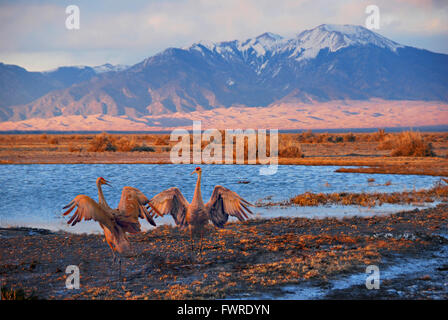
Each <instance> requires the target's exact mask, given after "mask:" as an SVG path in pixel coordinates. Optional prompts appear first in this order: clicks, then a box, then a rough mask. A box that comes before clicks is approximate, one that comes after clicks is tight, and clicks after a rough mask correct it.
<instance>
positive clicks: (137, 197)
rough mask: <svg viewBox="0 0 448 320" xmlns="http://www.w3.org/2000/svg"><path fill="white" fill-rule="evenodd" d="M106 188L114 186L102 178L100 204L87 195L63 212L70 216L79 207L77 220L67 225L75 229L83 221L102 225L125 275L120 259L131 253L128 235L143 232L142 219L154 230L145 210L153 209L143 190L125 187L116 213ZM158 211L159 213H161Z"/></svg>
mask: <svg viewBox="0 0 448 320" xmlns="http://www.w3.org/2000/svg"><path fill="white" fill-rule="evenodd" d="M103 184H105V185H109V186H111V185H110V183H109V181H107V180H106V179H104V178H103V177H99V178H98V179H97V180H96V185H97V188H98V203H96V202H95V201H94V200H93V199H92V198H90V197H88V196H86V195H83V194H80V195H77V196H76V197H75V198H74V199H73V200H72V201H71V202H70V203H69V204H68V205H66V206H65V207H64V208H63V209H68V210H67V211H66V212H64V213H63V215H64V216H65V215H68V214H69V213H70V212H71V211H73V209H74V208H76V207H77V210H76V211H75V213H74V214H73V216H72V217H71V218H70V220H68V221H67V223H68V224H71V225H72V226H74V225H75V224H77V223H78V222H80V221H81V220H82V219H84V220H91V219H93V220H95V221H97V222H98V223H99V224H100V226H101V228H102V229H103V231H104V236H105V238H106V242H107V244H108V245H109V246H110V248H111V249H112V254H113V261H114V262H116V261H117V256H116V253H117V254H118V262H119V265H120V274H121V259H120V255H127V254H129V251H130V244H129V239H128V237H127V235H126V232H128V233H137V232H139V231H140V223H139V220H138V218H142V219H143V218H146V220H148V222H149V223H150V224H152V225H153V226H155V225H156V224H155V222H154V220H153V219H152V217H151V215H150V214H149V212H148V211H147V209H146V207H145V205H149V206H150V207H151V204H150V203H149V200H148V198H147V197H146V196H145V195H144V194H143V193H142V192H141V191H140V190H138V189H136V188H133V187H124V188H123V190H122V192H121V199H120V203H119V204H118V208H117V209H112V208H111V207H109V205H108V204H107V202H106V199H105V198H104V195H103V190H102V188H101V186H102V185H103ZM154 210H155V211H156V212H157V209H154Z"/></svg>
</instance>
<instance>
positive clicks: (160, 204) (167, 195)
mask: <svg viewBox="0 0 448 320" xmlns="http://www.w3.org/2000/svg"><path fill="white" fill-rule="evenodd" d="M195 173H196V174H197V175H198V179H197V181H196V189H195V191H194V195H193V200H192V201H191V203H188V201H187V200H186V199H185V197H184V196H183V194H182V193H181V192H180V190H179V189H178V188H176V187H173V188H170V189H167V190H165V191H162V192H161V193H159V194H157V195H156V196H154V197H153V198H152V199H151V200H150V201H149V203H148V206H149V207H148V210H149V212H150V214H151V216H152V217H154V215H155V214H158V215H161V216H164V215H166V214H171V215H172V216H173V218H174V222H175V223H176V225H177V226H179V227H181V228H184V229H188V230H189V231H190V239H191V248H192V251H193V250H194V241H193V236H199V238H200V242H199V247H200V248H199V253H200V254H201V253H202V237H203V235H204V231H205V227H206V225H207V224H208V222H209V220H211V221H212V222H213V224H214V225H215V226H216V227H218V228H223V227H224V224H225V223H226V222H227V220H228V218H229V215H231V216H234V217H236V218H238V220H240V221H244V220H245V219H248V214H252V211H251V210H250V209H249V208H248V206H253V205H252V204H251V203H249V202H248V201H246V200H244V199H243V198H241V197H240V196H239V195H238V194H237V193H235V192H233V191H232V190H229V189H227V188H225V187H222V186H216V187H215V189H214V190H213V193H212V196H211V197H210V200H209V201H208V202H207V203H205V204H204V201H203V200H202V195H201V175H202V169H201V168H200V167H197V168H196V169H195V170H194V171H193V172H192V173H191V174H195Z"/></svg>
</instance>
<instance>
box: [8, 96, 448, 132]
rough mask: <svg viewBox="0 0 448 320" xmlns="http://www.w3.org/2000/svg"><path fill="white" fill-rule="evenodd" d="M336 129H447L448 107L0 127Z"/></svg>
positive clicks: (358, 105) (320, 108)
mask: <svg viewBox="0 0 448 320" xmlns="http://www.w3.org/2000/svg"><path fill="white" fill-rule="evenodd" d="M193 120H201V121H202V128H217V129H225V128H254V129H255V128H278V129H336V128H376V127H402V126H406V127H418V126H435V125H446V124H448V104H446V103H443V102H428V101H385V100H369V101H331V102H327V103H314V104H303V103H282V104H272V105H270V106H268V107H254V108H249V107H237V106H234V107H230V108H218V109H214V110H207V111H195V112H191V113H180V112H179V113H173V114H169V115H158V116H145V117H141V118H132V117H129V116H109V115H89V116H81V115H73V116H59V117H53V118H49V119H41V118H33V119H29V120H23V121H8V122H1V123H0V130H2V131H6V130H25V131H28V130H29V131H31V130H55V131H85V130H89V131H106V130H109V131H111V130H113V131H150V130H172V129H174V128H191V126H192V121H193Z"/></svg>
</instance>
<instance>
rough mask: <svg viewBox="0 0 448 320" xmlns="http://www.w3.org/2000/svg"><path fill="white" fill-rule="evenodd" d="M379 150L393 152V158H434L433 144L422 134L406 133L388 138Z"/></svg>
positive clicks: (380, 145) (382, 142) (383, 141)
mask: <svg viewBox="0 0 448 320" xmlns="http://www.w3.org/2000/svg"><path fill="white" fill-rule="evenodd" d="M378 148H379V149H380V150H391V156H393V157H403V156H408V157H431V156H434V152H433V150H432V144H431V143H430V142H427V141H426V140H425V139H424V138H423V136H422V134H421V133H420V132H415V131H404V132H401V133H399V134H394V135H388V136H386V137H385V138H384V139H383V140H382V141H381V143H380V144H379V146H378Z"/></svg>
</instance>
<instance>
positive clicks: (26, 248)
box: [0, 203, 448, 299]
mask: <svg viewBox="0 0 448 320" xmlns="http://www.w3.org/2000/svg"><path fill="white" fill-rule="evenodd" d="M447 218H448V204H446V203H444V204H440V205H438V206H437V207H435V208H430V209H424V210H418V209H416V210H413V211H408V212H399V213H396V214H392V215H390V216H382V217H370V218H358V217H352V218H344V219H335V218H325V219H307V218H276V219H270V220H263V219H253V220H250V221H247V222H244V223H229V224H228V225H227V226H226V228H225V229H223V230H217V229H215V228H214V227H211V226H210V228H209V233H208V234H207V237H206V239H205V241H204V250H203V255H202V257H199V256H197V255H196V254H194V253H192V252H191V249H190V243H189V237H188V236H187V235H186V234H185V233H184V232H182V231H180V230H178V229H177V228H174V227H171V226H160V227H157V228H155V229H152V230H150V231H148V232H146V233H142V234H138V235H134V236H131V243H132V246H133V250H134V255H133V256H132V257H131V258H128V259H125V258H124V259H123V266H122V277H123V278H122V279H121V280H120V279H119V277H118V269H117V266H116V265H113V264H112V257H111V253H110V250H109V248H108V247H107V244H106V243H105V242H104V241H103V237H102V236H101V235H95V234H70V233H64V232H50V231H47V230H36V229H27V228H3V229H0V239H1V241H0V261H1V262H0V281H1V283H2V285H3V286H7V287H9V288H14V289H24V291H25V292H26V294H28V295H30V294H32V293H33V294H34V295H35V296H37V297H38V298H40V299H217V298H219V299H221V298H232V297H239V298H250V297H255V298H256V297H259V296H263V295H266V294H268V295H270V296H271V297H272V298H285V297H286V298H287V297H288V295H285V291H284V290H285V288H286V287H288V286H293V287H294V286H297V285H299V286H314V287H316V286H317V288H319V289H320V290H324V291H325V290H327V289H330V290H329V291H328V292H326V293H325V294H322V295H321V296H317V297H313V298H329V299H331V298H337V299H358V298H360V299H363V298H380V299H381V298H387V299H413V298H423V299H425V298H427V299H432V298H434V299H446V298H448V285H445V282H446V281H444V280H443V279H446V275H447V272H448V267H447V266H446V265H445V264H443V263H442V262H440V263H436V264H435V266H434V268H433V269H434V270H432V269H431V270H432V271H431V270H429V271H424V272H427V273H428V274H427V275H426V274H425V275H424V276H417V275H418V273H416V272H414V273H413V274H415V277H413V276H407V277H404V278H397V279H385V280H384V283H383V286H382V289H380V290H367V289H365V285H364V281H365V278H362V279H363V280H362V283H353V285H352V286H350V287H348V288H345V289H337V288H333V289H332V283H333V282H334V281H337V280H341V279H344V278H345V277H347V276H352V275H354V274H360V273H361V274H362V273H364V272H365V268H366V266H367V265H371V264H376V265H378V266H379V267H380V269H383V268H385V269H386V268H387V267H390V266H393V265H395V264H400V263H403V261H408V260H409V259H418V261H426V260H428V259H429V257H430V256H431V255H437V254H439V253H440V252H442V251H443V250H445V249H444V248H445V247H446V246H447V245H448V240H447V239H446V237H444V236H441V235H446V234H448V219H447ZM441 259H442V261H444V260H443V259H444V258H443V257H442V258H441ZM413 264H414V265H415V263H413ZM439 264H440V265H439ZM447 264H448V261H447ZM68 265H77V266H79V268H80V274H81V288H80V289H79V290H68V289H66V288H65V279H66V277H67V275H66V274H65V269H66V267H67V266H68ZM437 268H438V269H437ZM404 269H406V268H404ZM419 277H420V278H422V279H420V278H419ZM444 277H445V278H444ZM341 281H342V280H341ZM415 286H417V287H415ZM383 288H384V290H383ZM412 288H417V289H412ZM296 289H297V287H296ZM289 290H291V289H289ZM394 290H395V291H394ZM428 292H429V293H428ZM430 293H431V294H430ZM290 297H291V296H290ZM293 297H295V298H301V297H300V296H293Z"/></svg>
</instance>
